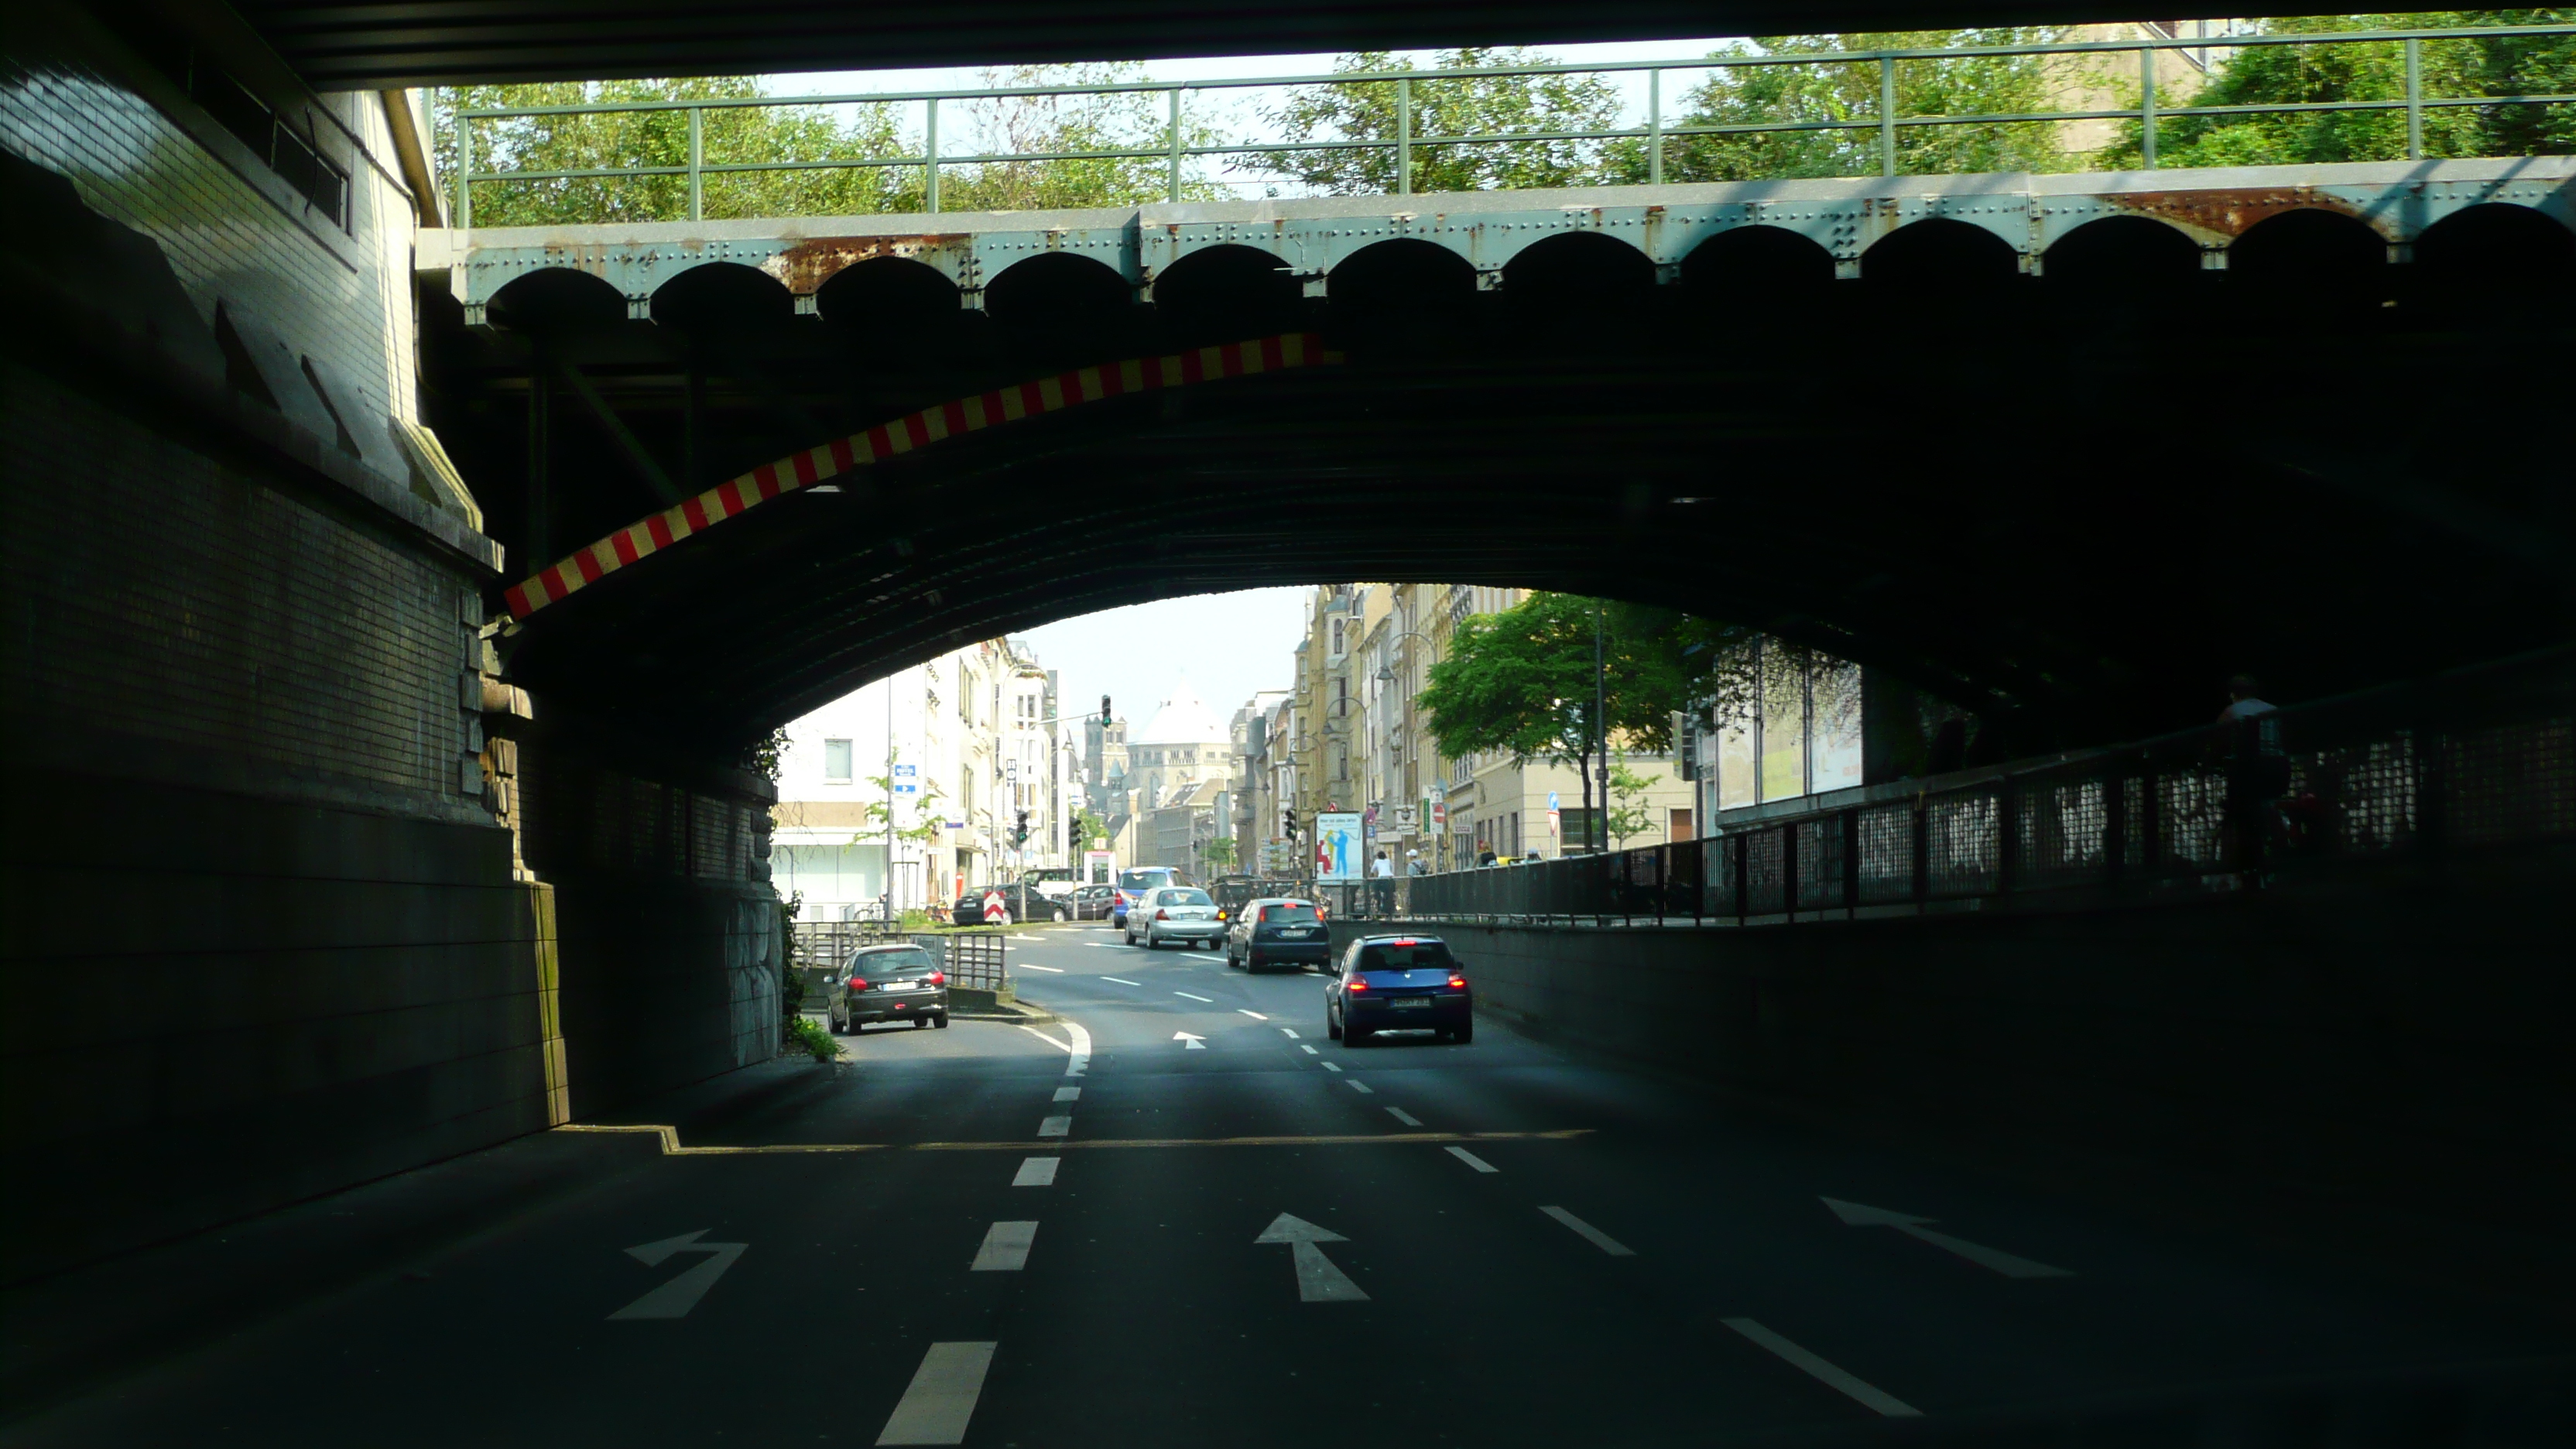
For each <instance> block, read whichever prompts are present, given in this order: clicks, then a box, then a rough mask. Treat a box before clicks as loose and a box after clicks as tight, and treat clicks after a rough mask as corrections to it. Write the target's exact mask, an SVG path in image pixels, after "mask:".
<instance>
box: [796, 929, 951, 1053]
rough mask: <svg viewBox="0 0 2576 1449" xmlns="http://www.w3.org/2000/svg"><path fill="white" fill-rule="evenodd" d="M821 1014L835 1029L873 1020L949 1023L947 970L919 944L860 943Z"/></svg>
mask: <svg viewBox="0 0 2576 1449" xmlns="http://www.w3.org/2000/svg"><path fill="white" fill-rule="evenodd" d="M823 1014H824V1017H825V1019H826V1020H828V1021H829V1022H830V1023H831V1027H832V1032H833V1034H834V1035H836V1036H837V1035H839V1034H841V1033H843V1032H852V1031H857V1030H859V1029H860V1028H861V1027H863V1026H866V1025H867V1024H868V1023H869V1022H872V1021H909V1022H911V1023H912V1024H913V1025H914V1026H916V1027H918V1026H921V1025H922V1024H923V1023H925V1022H927V1023H929V1024H930V1025H932V1026H943V1027H944V1026H946V1025H948V976H947V973H946V972H943V971H941V970H940V969H939V963H938V962H936V961H933V960H932V959H930V953H929V952H928V951H925V950H923V949H922V948H920V947H919V946H913V945H907V944H902V943H896V944H892V945H885V946H868V947H863V948H861V949H860V950H859V951H858V952H857V953H856V954H855V955H853V956H851V957H850V964H849V965H848V966H846V967H844V968H843V969H842V972H841V975H840V978H839V979H838V980H835V981H834V982H833V983H832V996H831V1000H830V1001H829V1002H828V1003H827V1004H826V1005H825V1007H824V1009H823Z"/></svg>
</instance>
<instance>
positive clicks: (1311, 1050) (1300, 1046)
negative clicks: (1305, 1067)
mask: <svg viewBox="0 0 2576 1449" xmlns="http://www.w3.org/2000/svg"><path fill="white" fill-rule="evenodd" d="M1297 1050H1299V1051H1301V1052H1304V1053H1305V1054H1306V1055H1308V1056H1310V1057H1314V1056H1322V1055H1323V1053H1321V1052H1319V1051H1317V1050H1315V1049H1314V1048H1313V1047H1311V1046H1308V1045H1307V1044H1306V1043H1304V1042H1302V1041H1301V1042H1299V1043H1297ZM1324 1065H1326V1066H1328V1067H1332V1066H1333V1064H1332V1063H1331V1062H1326V1063H1324ZM1333 1070H1334V1071H1337V1072H1338V1071H1340V1070H1341V1068H1339V1067H1333Z"/></svg>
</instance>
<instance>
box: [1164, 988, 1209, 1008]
mask: <svg viewBox="0 0 2576 1449" xmlns="http://www.w3.org/2000/svg"><path fill="white" fill-rule="evenodd" d="M1172 994H1173V995H1174V996H1190V994H1189V993H1188V992H1186V991H1175V992H1173V993H1172ZM1190 1000H1192V1001H1204V1002H1206V1003H1207V1004H1208V1005H1210V1006H1214V1005H1216V998H1215V997H1213V996H1190Z"/></svg>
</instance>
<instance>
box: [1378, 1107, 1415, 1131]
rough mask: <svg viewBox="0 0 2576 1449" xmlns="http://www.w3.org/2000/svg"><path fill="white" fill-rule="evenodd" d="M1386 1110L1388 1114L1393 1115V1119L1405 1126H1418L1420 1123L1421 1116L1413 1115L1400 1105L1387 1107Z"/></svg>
mask: <svg viewBox="0 0 2576 1449" xmlns="http://www.w3.org/2000/svg"><path fill="white" fill-rule="evenodd" d="M1386 1111H1387V1115H1388V1116H1390V1117H1393V1118H1394V1119H1395V1120H1397V1121H1398V1122H1401V1123H1403V1124H1404V1125H1405V1126H1407V1127H1419V1126H1421V1125H1422V1119H1421V1118H1419V1117H1416V1116H1414V1115H1413V1114H1412V1113H1410V1112H1408V1111H1406V1110H1404V1109H1403V1108H1402V1107H1389V1108H1387V1109H1386Z"/></svg>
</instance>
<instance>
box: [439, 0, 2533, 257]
mask: <svg viewBox="0 0 2576 1449" xmlns="http://www.w3.org/2000/svg"><path fill="white" fill-rule="evenodd" d="M2571 34H2576V25H2570V24H2556V25H2495V26H2475V27H2451V28H2428V29H2413V30H2371V31H2303V32H2297V33H2283V34H2229V35H2199V36H2179V35H2177V36H2163V35H2142V36H2139V37H2137V38H2134V39H2122V40H2106V41H2061V42H2052V43H2038V44H2027V45H1990V46H1949V47H1930V48H1921V49H1891V50H1852V51H1821V52H1796V53H1780V54H1749V55H1718V56H1705V57H1700V58H1696V59H1675V60H1645V61H1615V62H1599V61H1594V62H1583V61H1573V62H1553V63H1546V64H1532V65H1513V66H1491V67H1473V68H1449V69H1429V70H1393V71H1353V72H1340V73H1332V74H1323V75H1276V76H1243V77H1232V78H1225V79H1215V80H1196V81H1124V82H1116V83H1111V84H1091V85H1052V86H983V87H966V88H959V89H951V90H917V91H879V92H859V93H851V94H835V95H811V96H744V97H724V98H718V99H705V100H670V101H628V102H613V103H612V102H591V103H576V104H570V105H552V106H475V107H465V108H460V109H459V110H457V111H456V112H455V118H456V125H455V147H456V176H457V177H458V178H459V181H458V184H457V188H456V200H455V218H456V225H457V226H458V227H460V228H470V227H472V226H473V224H474V188H475V187H476V186H478V185H486V186H488V185H500V184H526V183H537V182H564V181H580V180H598V179H631V178H640V177H648V176H677V177H685V178H687V182H688V218H687V219H688V220H691V221H697V220H703V219H704V218H705V211H706V179H707V178H708V177H711V176H713V177H723V176H732V175H738V174H744V173H777V172H792V171H856V170H869V169H887V168H891V169H895V170H899V171H900V170H915V171H919V172H920V173H921V188H920V192H919V194H920V196H921V199H922V206H923V209H924V210H926V211H931V212H936V211H938V210H940V175H941V171H942V168H948V167H963V166H977V165H991V164H1012V163H1023V162H1074V161H1127V162H1136V161H1161V162H1162V163H1163V169H1164V188H1163V189H1164V199H1165V200H1168V201H1180V200H1182V199H1184V190H1185V185H1186V180H1185V175H1184V172H1185V168H1186V167H1187V165H1188V163H1190V162H1192V161H1199V160H1205V159H1208V158H1215V157H1248V158H1261V157H1273V156H1283V155H1287V154H1290V153H1307V154H1312V153H1318V152H1333V151H1392V152H1393V153H1394V159H1395V165H1394V167H1393V168H1392V182H1393V186H1392V190H1391V192H1390V194H1392V195H1396V196H1410V195H1412V194H1413V189H1414V188H1413V178H1414V169H1415V165H1416V155H1417V153H1419V152H1421V151H1423V150H1425V149H1426V148H1431V147H1451V146H1486V145H1508V144H1516V143H1518V144H1529V143H1543V144H1557V143H1568V142H1574V143H1581V142H1613V141H1633V142H1636V143H1638V144H1639V146H1640V147H1641V149H1642V152H1643V159H1644V174H1643V177H1642V180H1643V181H1644V182H1645V184H1647V185H1650V186H1656V185H1662V184H1663V183H1664V180H1665V170H1666V160H1667V155H1666V153H1667V151H1668V149H1669V147H1670V145H1671V143H1673V142H1675V141H1681V140H1687V139H1688V138H1691V137H1695V136H1749V135H1780V134H1788V133H1793V132H1834V131H1848V132H1875V133H1876V135H1875V140H1876V146H1875V152H1876V158H1877V162H1878V174H1880V175H1882V176H1893V175H1896V174H1897V158H1898V154H1899V147H1898V144H1897V133H1898V132H1899V131H1901V130H1911V129H1915V128H1920V127H1949V126H2008V125H2024V124H2053V123H2063V122H2087V121H2115V122H2128V121H2134V122H2136V123H2137V124H2138V128H2139V130H2138V138H2139V157H2140V161H2141V163H2142V165H2143V166H2144V167H2146V168H2147V169H2154V168H2155V167H2156V165H2157V155H2156V142H2157V131H2158V126H2159V124H2160V122H2163V121H2169V120H2172V119H2175V118H2184V117H2189V118H2201V117H2209V116H2226V115H2258V114H2267V115H2268V114H2285V113H2293V112H2337V111H2403V112H2404V113H2405V116H2406V155H2407V157H2408V158H2409V159H2413V158H2417V157H2421V156H2422V155H2423V154H2424V118H2425V114H2426V113H2427V112H2428V111H2439V110H2444V109H2449V108H2454V107H2461V106H2487V107H2494V106H2539V105H2564V104H2569V103H2576V93H2556V92H2551V93H2543V94H2531V95H2483V94H2481V95H2459V94H2446V93H2442V92H2439V91H2435V90H2428V89H2427V88H2426V84H2425V79H2424V68H2423V64H2422V56H2423V46H2424V44H2425V42H2427V41H2435V42H2439V41H2448V40H2461V39H2490V40H2492V39H2505V38H2515V37H2540V36H2554V35H2571ZM2377 45H2385V46H2393V47H2396V48H2397V49H2398V51H2399V53H2400V56H2401V58H2402V65H2403V70H2404V79H2403V82H2402V86H2401V88H2400V93H2399V94H2398V95H2396V96H2392V97H2388V98H2384V99H2363V100H2332V101H2300V102H2289V101H2267V102H2263V103H2259V104H2244V105H2206V106H2196V105H2190V104H2181V105H2170V106H2168V105H2163V104H2160V102H2159V100H2158V97H2157V94H2156V78H2155V76H2156V57H2157V56H2158V54H2160V53H2162V52H2165V51H2175V52H2199V53H2202V54H2203V55H2204V56H2205V55H2206V54H2207V53H2208V52H2212V51H2241V50H2250V49H2257V48H2262V47H2269V46H2298V47H2312V46H2377ZM2014 56H2067V57H2071V58H2078V59H2080V58H2083V57H2089V56H2104V57H2113V58H2115V63H2116V58H2117V57H2122V56H2133V57H2135V74H2136V75H2137V77H2138V80H2137V82H2136V84H2137V86H2138V91H2139V95H2138V102H2137V104H2135V105H2128V106H2108V107H2092V108H2087V109H2080V110H2064V111H2018V112H1995V113H1983V112H1980V113H1974V114H1968V115H1956V116H1953V115H1907V114H1902V113H1901V111H1900V108H1899V105H1898V100H1897V75H1898V67H1900V66H1902V65H1904V64H1907V63H1909V62H1929V63H1939V62H1943V61H1958V60H1969V59H1980V58H2004V57H2014ZM1777 66H1833V67H1861V68H1864V69H1865V70H1866V69H1874V70H1875V72H1876V77H1877V104H1876V107H1875V109H1874V110H1872V111H1869V112H1867V113H1864V114H1855V115H1849V116H1843V117H1839V118H1835V119H1825V120H1780V121H1760V122H1749V123H1732V124H1722V125H1720V124H1703V123H1695V122H1692V121H1689V120H1686V119H1685V120H1674V119H1672V118H1671V117H1670V116H1669V115H1668V114H1667V105H1666V101H1665V97H1664V90H1665V87H1664V79H1665V77H1667V76H1670V75H1674V74H1677V73H1680V74H1687V73H1693V72H1705V71H1729V70H1745V69H1753V68H1760V67H1777ZM1628 74H1641V75H1643V76H1644V78H1645V81H1646V103H1645V116H1644V118H1643V121H1642V123H1641V124H1638V125H1633V126H1617V127H1607V128H1593V129H1577V130H1551V131H1495V132H1469V133H1462V134H1457V135H1447V134H1427V135H1417V134H1415V121H1416V119H1417V116H1418V114H1419V108H1418V107H1417V104H1416V101H1415V98H1414V95H1413V84H1414V83H1415V82H1417V81H1457V80H1465V81H1473V80H1480V79H1483V80H1493V79H1511V78H1520V77H1536V76H1568V75H1605V76H1606V75H1628ZM1376 85H1384V86H1391V87H1393V89H1394V97H1393V102H1394V104H1393V112H1394V126H1395V134H1394V135H1393V136H1392V137H1381V136H1365V135H1363V136H1323V137H1300V138H1296V139H1289V140H1275V141H1252V140H1226V141H1194V140H1192V139H1191V131H1190V129H1189V121H1188V111H1187V106H1186V101H1185V98H1186V97H1189V96H1192V95H1199V94H1204V93H1210V92H1218V91H1250V90H1260V89H1287V88H1297V87H1313V86H1330V87H1351V86H1376ZM1118 95H1158V96H1162V97H1165V98H1166V118H1165V124H1164V127H1163V138H1162V140H1161V141H1160V143H1158V144H1154V145H1145V146H1109V147H1099V148H1091V149H1082V150H1062V151H1021V150H1001V151H967V152H962V153H951V152H944V151H942V150H941V147H940V129H939V119H940V107H941V106H942V105H943V104H947V103H954V102H968V101H992V100H1014V99H1023V98H1047V97H1086V96H1118ZM889 104H901V105H918V106H920V107H921V108H922V111H921V115H922V120H921V146H920V149H918V150H905V151H902V152H897V153H894V154H882V155H864V156H849V157H826V158H812V159H797V160H787V159H776V158H764V159H758V160H750V161H709V160H708V159H707V158H706V117H707V115H708V113H710V112H715V111H726V110H737V109H745V108H771V109H782V108H783V109H791V110H793V109H802V110H808V111H810V110H813V109H816V108H821V107H835V106H872V105H889ZM655 112H680V113H683V114H684V115H685V116H686V124H687V127H688V135H687V151H686V159H685V161H684V162H683V163H682V164H677V165H636V166H600V167H587V168H573V169H555V170H513V171H492V170H476V169H475V158H476V155H477V145H476V141H475V130H476V123H477V122H495V121H510V120H525V119H533V118H541V117H556V116H563V117H570V116H620V115H644V114H650V113H655ZM1253 171H1254V175H1253V179H1254V180H1256V181H1261V180H1268V181H1274V182H1275V181H1277V180H1281V179H1284V177H1282V175H1281V174H1279V173H1275V172H1270V173H1264V172H1261V171H1260V170H1259V168H1257V167H1256V168H1253ZM673 219H675V220H676V219H677V218H673Z"/></svg>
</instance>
